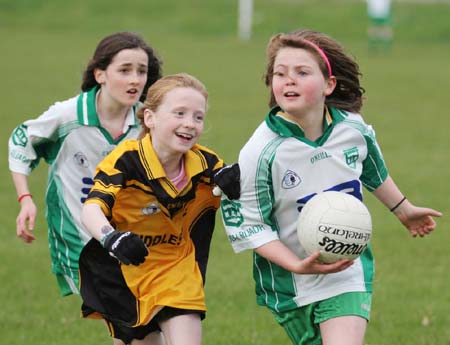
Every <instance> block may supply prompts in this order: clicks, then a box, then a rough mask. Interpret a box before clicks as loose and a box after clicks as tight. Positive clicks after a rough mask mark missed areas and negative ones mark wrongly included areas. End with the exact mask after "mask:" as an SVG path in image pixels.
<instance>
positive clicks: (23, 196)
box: [17, 193, 33, 202]
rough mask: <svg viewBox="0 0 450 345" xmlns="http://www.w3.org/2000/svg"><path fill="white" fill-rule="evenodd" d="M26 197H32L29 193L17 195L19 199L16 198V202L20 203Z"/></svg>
mask: <svg viewBox="0 0 450 345" xmlns="http://www.w3.org/2000/svg"><path fill="white" fill-rule="evenodd" d="M27 196H29V197H30V198H32V197H33V195H31V194H30V193H25V194H22V195H19V197H18V198H17V202H21V201H22V199H23V198H26V197H27Z"/></svg>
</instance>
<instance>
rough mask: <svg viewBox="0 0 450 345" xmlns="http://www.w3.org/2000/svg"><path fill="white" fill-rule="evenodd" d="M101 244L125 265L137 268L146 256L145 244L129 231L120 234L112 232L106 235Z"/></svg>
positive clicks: (115, 231)
mask: <svg viewBox="0 0 450 345" xmlns="http://www.w3.org/2000/svg"><path fill="white" fill-rule="evenodd" d="M101 243H102V245H103V247H105V248H106V249H107V250H108V252H109V254H110V255H112V256H114V257H115V258H116V259H117V260H119V261H120V262H122V263H123V264H125V265H129V264H132V265H135V266H138V265H139V264H141V263H143V262H144V261H145V257H146V256H147V255H148V249H147V246H146V245H145V243H144V242H143V241H142V240H141V239H140V238H139V236H138V235H136V234H133V233H132V232H130V231H127V232H120V231H117V230H113V231H111V232H110V233H109V234H107V235H106V237H105V238H104V239H103V240H102V241H101Z"/></svg>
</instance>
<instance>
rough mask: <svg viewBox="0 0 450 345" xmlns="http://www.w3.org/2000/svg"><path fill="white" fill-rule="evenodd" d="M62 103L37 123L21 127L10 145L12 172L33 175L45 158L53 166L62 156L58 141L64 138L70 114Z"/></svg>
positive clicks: (10, 166)
mask: <svg viewBox="0 0 450 345" xmlns="http://www.w3.org/2000/svg"><path fill="white" fill-rule="evenodd" d="M65 103H67V102H58V103H55V104H54V105H53V106H51V107H50V108H49V109H48V110H47V111H46V112H44V113H43V114H42V115H40V116H39V117H37V118H36V119H32V120H27V121H25V122H24V123H22V124H20V125H19V126H17V127H16V128H15V129H14V130H13V132H12V134H11V136H10V138H9V142H8V150H9V158H8V159H9V169H10V170H11V171H13V172H18V173H21V174H25V175H29V174H30V172H31V171H32V170H33V169H34V168H35V167H36V166H37V164H38V163H39V160H40V159H41V158H43V159H45V160H46V161H47V162H49V163H51V162H52V161H53V159H54V158H55V156H56V154H57V152H58V147H59V146H58V140H59V139H60V137H61V136H63V135H64V133H63V132H64V130H63V129H62V128H61V127H62V126H61V125H62V122H63V117H64V116H65V115H66V113H67V112H68V111H69V110H68V109H66V106H65Z"/></svg>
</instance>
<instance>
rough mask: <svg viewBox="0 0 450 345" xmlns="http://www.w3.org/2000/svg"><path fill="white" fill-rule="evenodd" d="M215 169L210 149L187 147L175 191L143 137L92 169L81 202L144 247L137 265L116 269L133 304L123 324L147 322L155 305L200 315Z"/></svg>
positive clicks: (219, 162)
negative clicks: (100, 212)
mask: <svg viewBox="0 0 450 345" xmlns="http://www.w3.org/2000/svg"><path fill="white" fill-rule="evenodd" d="M223 164H224V163H223V161H222V159H220V158H219V157H218V156H217V154H216V153H215V152H213V151H211V150H209V149H208V148H206V147H204V146H201V145H194V146H193V147H192V149H191V150H189V151H188V152H187V153H186V154H185V156H184V165H185V171H186V175H187V179H188V180H187V184H186V185H185V186H184V187H183V189H181V190H178V189H177V187H176V186H175V185H174V184H173V183H172V181H171V180H170V179H169V178H168V177H167V176H166V174H165V172H164V169H163V167H162V165H161V163H160V161H159V159H158V157H157V155H156V153H155V151H154V150H153V146H152V142H151V137H150V136H149V135H147V136H145V137H144V138H143V139H141V140H127V141H126V142H123V143H122V144H121V145H119V146H118V147H117V148H116V149H114V150H113V151H112V152H111V153H110V154H109V155H108V156H107V157H106V158H105V159H104V160H103V161H102V162H101V163H100V164H99V166H98V167H97V172H96V176H95V179H94V182H95V183H94V186H93V188H92V189H91V192H90V194H89V196H88V199H87V200H86V203H97V204H99V205H100V207H101V208H102V210H103V212H104V214H105V215H106V217H107V218H108V220H109V221H110V223H111V225H112V226H113V227H114V228H116V229H117V230H119V231H132V232H133V233H135V234H138V235H139V236H140V237H141V238H142V239H143V241H144V242H145V243H146V245H147V247H148V249H149V255H148V256H147V257H146V260H145V262H144V263H143V264H141V265H139V266H133V265H130V266H126V265H121V271H122V275H123V278H124V279H125V282H126V285H127V286H128V288H129V290H130V291H131V292H132V294H133V295H134V297H135V299H136V304H135V305H132V306H131V307H132V308H135V310H136V312H135V320H133V321H135V322H134V324H133V322H130V319H129V318H128V320H127V321H126V323H127V324H128V325H129V326H137V325H144V324H147V323H148V322H149V321H150V319H151V318H152V317H153V316H154V315H155V313H156V312H157V311H159V310H160V309H161V308H162V307H163V306H170V307H175V308H180V309H191V310H206V306H205V301H204V289H203V283H204V275H205V271H206V264H207V259H208V253H209V246H210V241H211V236H212V232H213V229H214V222H215V212H216V210H217V208H218V207H219V203H220V198H219V197H215V196H213V194H212V189H213V187H214V185H213V174H214V171H215V170H217V169H219V168H221V167H222V166H223ZM81 275H82V279H81V288H83V283H84V281H83V272H82V271H81ZM202 275H203V277H202ZM86 276H87V275H86ZM116 317H118V316H117V315H115V317H114V318H116ZM119 319H120V316H119Z"/></svg>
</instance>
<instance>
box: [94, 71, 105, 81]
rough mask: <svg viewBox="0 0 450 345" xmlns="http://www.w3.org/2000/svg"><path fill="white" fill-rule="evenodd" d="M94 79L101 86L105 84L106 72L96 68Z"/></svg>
mask: <svg viewBox="0 0 450 345" xmlns="http://www.w3.org/2000/svg"><path fill="white" fill-rule="evenodd" d="M94 78H95V80H96V81H97V83H99V84H100V85H102V84H104V83H105V71H103V70H101V69H99V68H96V69H94Z"/></svg>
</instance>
